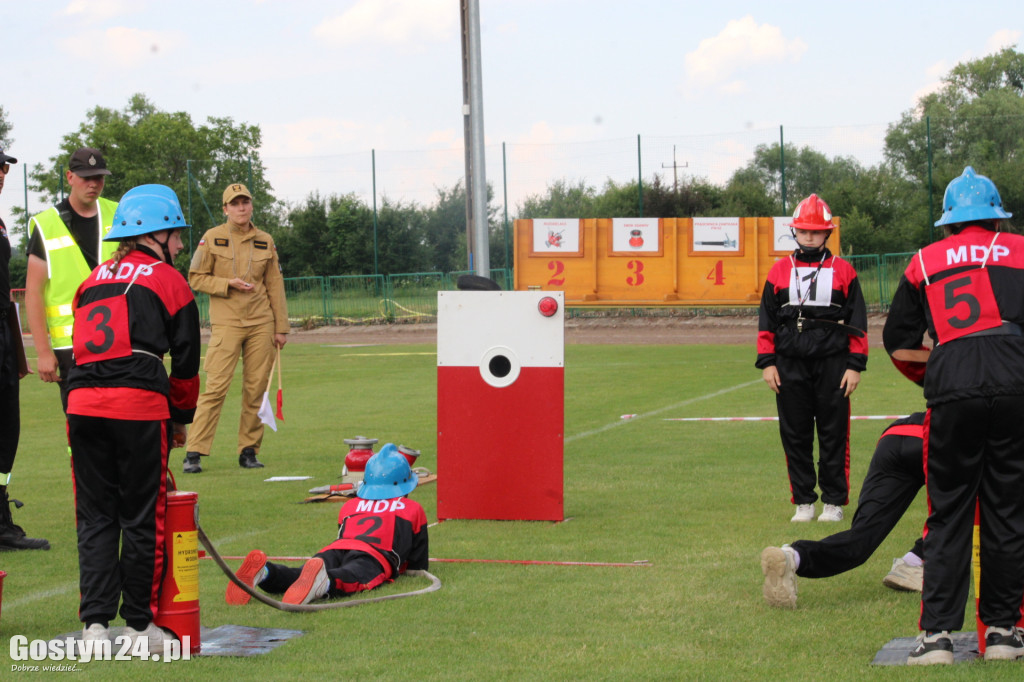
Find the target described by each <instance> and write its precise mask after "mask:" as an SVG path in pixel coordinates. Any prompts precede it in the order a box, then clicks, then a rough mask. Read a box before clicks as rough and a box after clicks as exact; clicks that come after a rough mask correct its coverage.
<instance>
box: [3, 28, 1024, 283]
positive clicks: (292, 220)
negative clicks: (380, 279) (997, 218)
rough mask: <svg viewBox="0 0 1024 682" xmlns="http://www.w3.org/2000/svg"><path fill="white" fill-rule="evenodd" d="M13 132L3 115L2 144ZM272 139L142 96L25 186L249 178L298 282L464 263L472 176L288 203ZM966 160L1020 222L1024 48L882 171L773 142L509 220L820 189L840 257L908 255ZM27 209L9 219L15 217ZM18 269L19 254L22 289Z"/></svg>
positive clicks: (892, 153) (930, 98)
mask: <svg viewBox="0 0 1024 682" xmlns="http://www.w3.org/2000/svg"><path fill="white" fill-rule="evenodd" d="M12 128H13V125H12V124H11V123H10V122H9V121H8V120H7V114H6V113H5V112H4V110H3V109H2V108H0V140H2V141H3V142H4V144H5V148H6V146H9V144H10V142H11V137H10V133H11V131H12ZM261 143H262V138H261V131H260V128H259V126H258V125H251V124H247V123H236V122H235V121H234V120H232V119H231V118H215V117H211V118H208V119H207V120H206V121H205V122H204V123H201V124H198V125H197V124H195V123H194V122H193V121H192V118H191V116H190V115H189V114H188V113H186V112H165V111H161V110H159V109H157V108H156V107H155V106H154V105H153V104H152V103H151V102H150V101H149V100H148V99H147V98H146V97H145V95H142V94H137V95H134V96H133V97H131V98H130V100H129V102H128V104H127V106H126V107H125V108H124V109H122V110H112V109H107V108H104V107H95V108H94V109H92V110H91V111H89V112H88V113H87V115H86V120H85V121H84V122H83V123H82V124H81V125H80V126H79V128H78V130H76V131H73V132H71V133H68V134H66V135H65V136H64V137H63V138H62V140H61V144H60V150H59V152H58V153H57V154H55V155H54V156H53V157H51V158H50V159H49V164H48V165H46V166H44V165H43V164H36V165H35V166H34V167H33V168H32V169H31V171H30V174H29V177H30V181H29V189H30V190H32V191H34V192H37V193H39V194H41V195H42V196H43V197H44V198H45V200H46V201H48V202H56V201H57V199H58V197H59V196H60V192H61V189H62V188H61V186H60V185H61V182H62V179H61V174H59V173H57V172H56V170H57V169H58V168H59V167H60V166H61V164H63V163H65V162H66V160H67V158H68V156H69V155H70V154H71V152H73V151H74V150H75V149H76V148H78V147H81V146H90V147H97V148H99V149H101V150H102V151H103V153H104V155H105V156H106V157H107V162H108V165H110V166H111V167H112V168H114V169H116V172H115V174H114V175H112V176H110V177H109V178H108V180H107V187H106V189H105V191H104V194H105V196H107V197H110V198H116V197H120V196H121V195H122V194H123V193H124V192H125V191H127V190H128V189H130V188H131V187H134V186H136V185H139V184H143V183H152V182H156V183H162V184H166V185H169V186H170V187H172V188H173V189H174V190H175V191H176V192H177V193H178V196H179V197H181V198H182V201H183V202H184V201H185V200H186V197H194V198H195V202H196V203H199V202H202V201H203V199H202V197H201V195H199V193H198V189H199V188H217V190H216V192H215V196H214V197H213V198H212V199H211V201H213V202H219V200H220V188H223V187H224V186H226V185H227V184H229V183H231V182H238V181H239V180H242V181H244V182H247V183H248V184H249V189H250V191H252V193H253V199H254V205H255V213H254V217H253V221H254V222H255V223H256V224H257V225H259V226H260V227H261V228H263V229H265V230H267V231H268V232H270V233H271V234H272V235H273V236H274V239H275V241H276V242H277V245H278V252H279V254H280V259H281V264H282V268H283V269H284V272H285V275H286V276H288V277H300V276H312V275H319V276H323V275H349V274H369V273H373V272H374V271H376V272H379V273H381V274H393V273H409V272H434V271H440V272H452V271H457V270H463V269H466V266H467V257H466V236H465V235H466V209H465V188H464V185H463V183H462V182H461V181H458V182H455V183H454V184H453V185H451V186H447V187H439V188H437V190H436V197H435V200H434V202H433V203H431V204H429V205H420V204H418V203H416V202H404V201H399V200H393V199H390V198H388V197H386V196H385V197H383V198H382V200H381V202H380V205H379V206H378V207H377V210H376V212H375V211H374V209H373V207H371V206H368V205H367V204H366V202H365V201H363V200H362V199H360V198H359V197H358V196H356V195H355V194H352V193H347V194H346V193H339V194H328V195H321V194H320V193H318V192H314V193H311V194H310V195H308V196H307V197H306V198H305V199H304V200H303V201H301V202H298V203H296V204H288V203H285V202H281V201H278V200H277V199H276V198H275V197H274V194H273V192H274V190H273V187H272V186H271V185H270V184H269V182H268V181H267V179H266V168H265V166H264V165H263V163H262V161H261V159H260V153H259V148H260V146H261ZM783 159H784V160H785V167H784V168H783ZM195 160H202V161H195ZM966 165H973V166H974V167H975V169H976V170H977V171H978V172H979V173H982V174H984V175H987V176H989V177H990V178H991V179H992V180H993V181H994V182H995V183H996V185H997V186H998V188H999V190H1000V193H1001V194H1002V198H1003V203H1004V206H1006V207H1007V209H1008V210H1009V211H1011V212H1013V211H1015V210H1016V211H1018V212H1024V54H1022V53H1019V52H1017V51H1016V50H1014V49H1013V48H1005V49H1003V50H1001V51H1000V52H998V53H995V54H992V55H989V56H986V57H982V58H980V59H976V60H972V61H966V62H963V63H960V64H958V65H956V66H955V67H954V68H953V69H952V70H951V71H950V72H949V73H948V74H947V75H946V76H945V77H944V78H943V81H942V85H941V87H940V88H939V89H938V90H937V91H935V92H932V93H930V94H928V95H925V96H924V97H922V98H921V99H920V100H919V101H918V102H917V105H916V106H915V107H914V108H912V109H910V110H908V111H906V112H904V113H903V114H902V115H901V116H900V118H899V120H898V121H895V122H893V123H891V124H890V125H889V126H888V128H887V132H886V136H885V145H884V150H883V160H882V161H881V162H880V163H879V164H878V165H875V166H864V165H863V164H861V163H860V162H859V161H858V160H857V159H855V158H852V157H843V156H836V157H831V158H830V157H829V156H827V155H826V154H824V153H822V152H820V151H817V150H815V149H813V148H811V147H808V146H803V147H797V146H793V145H790V144H786V145H785V147H784V148H780V145H779V144H778V143H774V144H771V145H760V146H758V147H757V148H756V149H755V150H754V153H753V156H752V158H751V159H750V160H749V161H748V163H747V164H746V165H744V166H743V167H741V168H739V169H738V170H736V171H735V172H734V173H733V174H732V176H731V177H730V178H729V180H728V181H726V182H725V183H724V184H715V183H712V182H710V181H709V180H707V179H702V178H689V179H686V180H684V181H682V182H681V183H679V184H677V185H668V184H666V183H665V182H663V181H662V179H661V178H660V177H659V176H657V175H655V176H654V177H653V178H651V179H650V180H649V181H647V180H645V181H644V182H643V183H642V186H641V184H639V183H637V182H635V181H634V182H628V183H621V184H620V183H615V182H613V181H611V180H609V181H607V182H606V183H605V184H604V186H602V187H600V188H598V187H595V186H593V185H590V184H587V183H586V182H584V181H573V180H569V179H558V180H555V181H553V182H551V183H550V184H549V185H548V186H547V188H546V190H545V191H544V192H541V193H538V194H534V195H530V196H527V197H526V198H525V199H524V200H523V201H522V202H521V203H520V204H519V205H518V206H516V207H515V208H514V210H513V209H510V210H509V213H510V220H511V219H513V217H515V218H553V217H559V218H564V217H579V218H612V217H632V216H636V215H637V213H638V210H639V206H640V205H642V207H643V213H644V216H645V217H659V218H671V217H684V218H685V217H693V216H774V215H782V214H783V213H782V211H783V196H785V197H786V199H787V201H786V203H787V204H788V206H787V208H791V207H792V206H794V205H795V203H796V202H797V201H799V199H800V198H803V197H805V196H807V195H808V194H810V193H812V192H815V193H818V194H819V195H821V196H822V197H823V198H824V199H825V200H826V201H827V202H828V203H829V205H830V207H831V208H832V211H833V213H834V214H835V215H838V216H841V217H842V220H843V222H842V230H843V251H844V252H846V253H849V254H872V253H898V252H904V251H911V250H914V249H917V248H919V247H920V246H923V245H924V244H926V243H928V242H929V241H931V240H933V239H934V238H935V237H936V236H937V235H936V233H935V230H934V228H933V227H932V223H933V222H934V220H936V219H937V218H938V216H939V215H941V200H942V194H943V190H944V189H945V186H946V184H947V183H948V182H949V181H950V180H952V179H953V178H954V177H956V176H958V175H960V173H961V172H962V171H963V168H964V166H966ZM190 178H191V182H190ZM783 178H784V179H785V180H784V182H785V187H784V188H783ZM490 189H491V188H489V192H488V215H489V233H490V235H491V244H490V247H491V248H490V254H491V263H490V265H491V267H492V268H504V267H508V264H507V263H506V262H505V253H506V249H505V248H504V240H505V233H504V229H505V227H506V226H505V225H504V221H503V220H501V219H499V208H498V207H497V206H495V204H494V198H493V192H492V191H490ZM783 189H784V190H785V192H783ZM210 191H213V190H210ZM202 208H203V207H197V206H196V204H195V203H194V204H193V212H192V216H193V220H194V223H195V228H194V229H195V230H196V232H197V233H201V232H202V231H204V230H205V229H207V228H209V227H212V226H213V225H215V224H218V223H220V222H222V214H221V210H220V206H219V205H213V206H209V205H207V206H205V209H207V210H201V209H202ZM19 210H20V209H17V208H16V209H14V213H15V215H14V219H15V221H17V220H18V219H19V215H18V213H19ZM22 219H23V218H22ZM11 222H14V221H11V220H8V223H9V224H10V223H11ZM1010 229H1013V227H1012V226H1011V227H1010ZM22 246H24V244H23V245H22ZM21 259H22V260H23V259H24V256H22V257H21ZM189 259H190V255H189V254H188V253H183V254H181V255H180V256H179V262H178V266H179V268H180V269H182V270H183V271H186V270H187V267H188V261H189ZM23 268H24V265H23V263H18V262H17V261H16V259H12V282H14V283H15V286H18V284H20V282H19V280H18V277H19V275H20V276H21V277H23V274H21V273H23Z"/></svg>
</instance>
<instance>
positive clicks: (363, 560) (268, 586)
mask: <svg viewBox="0 0 1024 682" xmlns="http://www.w3.org/2000/svg"><path fill="white" fill-rule="evenodd" d="M313 556H315V557H319V558H321V559H323V560H324V568H325V569H326V570H327V577H328V578H329V579H330V581H331V586H330V589H329V590H328V592H327V596H328V597H342V596H345V595H347V594H355V593H356V592H365V591H367V590H372V589H373V588H375V587H379V586H380V585H381V584H383V583H384V581H385V580H386V579H387V574H386V573H385V571H384V567H383V566H381V565H380V562H379V561H377V559H375V558H374V557H373V556H372V555H370V554H367V553H366V552H360V551H358V550H355V549H328V550H324V551H322V552H318V553H317V554H315V555H313ZM267 569H268V571H267V577H266V579H264V581H263V582H261V583H260V589H262V590H263V591H265V592H269V593H270V594H282V593H284V592H285V591H287V590H288V588H289V587H291V586H292V583H294V582H295V581H296V580H298V579H299V574H300V573H302V568H301V567H294V566H283V565H281V564H275V563H272V562H269V561H268V562H267Z"/></svg>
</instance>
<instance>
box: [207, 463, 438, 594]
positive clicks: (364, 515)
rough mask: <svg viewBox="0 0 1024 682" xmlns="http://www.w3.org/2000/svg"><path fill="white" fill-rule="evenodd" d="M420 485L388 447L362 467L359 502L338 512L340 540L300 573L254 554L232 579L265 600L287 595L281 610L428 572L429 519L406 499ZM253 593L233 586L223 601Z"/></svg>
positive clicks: (232, 584) (300, 569) (229, 586)
mask: <svg viewBox="0 0 1024 682" xmlns="http://www.w3.org/2000/svg"><path fill="white" fill-rule="evenodd" d="M418 482H419V479H418V478H417V476H416V474H415V473H413V471H412V470H411V469H410V467H409V462H408V461H406V459H405V457H403V456H402V455H401V454H399V452H398V449H397V448H396V447H395V446H394V445H393V444H391V443H388V444H387V445H385V446H384V447H383V448H381V450H380V452H378V453H377V454H375V455H374V456H373V457H371V458H370V459H369V460H368V461H367V462H366V473H365V475H364V477H363V482H362V485H360V486H359V490H358V491H357V493H356V495H357V497H355V498H353V499H351V500H349V501H348V502H346V503H345V504H344V506H342V508H341V511H340V512H339V513H338V539H337V540H335V541H334V542H332V543H331V544H329V545H327V546H326V547H324V548H323V549H321V550H320V551H319V552H317V553H316V555H315V556H313V558H311V559H309V560H308V561H307V562H306V563H305V565H303V566H302V568H295V567H292V566H283V565H281V564H276V563H272V562H270V561H267V555H266V553H265V552H263V551H261V550H258V549H255V550H253V551H251V552H249V554H248V555H247V556H246V557H245V560H244V561H243V562H242V565H241V567H239V569H238V571H236V572H235V576H236V577H237V578H238V579H239V580H240V581H242V582H243V583H245V584H246V585H248V586H250V587H255V586H258V587H259V588H260V589H261V590H263V591H264V592H267V593H269V594H282V593H283V594H284V597H283V598H282V599H281V601H283V602H284V603H286V604H308V603H309V602H311V601H313V600H314V599H323V598H331V597H343V596H346V595H350V594H355V593H356V592H365V591H367V590H372V589H374V588H376V587H380V586H381V585H383V584H384V583H390V582H394V578H395V576H397V575H399V574H401V573H404V572H405V571H406V570H426V569H427V565H428V563H429V550H428V542H427V515H426V513H425V512H424V511H423V507H422V506H420V504H419V503H418V502H414V501H413V500H410V499H409V498H408V497H406V495H408V494H409V493H410V492H412V490H413V489H414V488H415V487H416V484H417V483H418ZM249 599H250V595H249V593H248V592H246V591H245V590H243V589H242V588H240V587H239V586H238V585H236V584H235V583H233V582H229V583H228V587H227V591H226V592H225V593H224V600H225V601H226V602H227V603H228V604H233V605H242V604H247V603H248V602H249Z"/></svg>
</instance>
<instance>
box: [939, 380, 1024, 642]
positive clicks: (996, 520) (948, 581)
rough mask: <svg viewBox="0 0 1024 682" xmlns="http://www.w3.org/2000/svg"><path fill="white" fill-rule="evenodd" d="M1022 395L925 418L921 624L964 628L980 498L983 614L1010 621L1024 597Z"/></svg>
mask: <svg viewBox="0 0 1024 682" xmlns="http://www.w3.org/2000/svg"><path fill="white" fill-rule="evenodd" d="M1022 415H1024V396H995V397H988V398H973V399H969V400H958V401H955V402H951V403H944V404H941V405H936V406H934V407H932V408H930V409H929V410H928V416H927V418H926V419H925V462H926V467H927V469H926V471H927V486H928V498H929V504H930V506H931V513H930V515H929V516H928V522H927V524H926V526H925V536H924V558H925V564H924V593H923V594H922V599H921V621H920V627H921V629H922V630H959V629H961V627H963V622H964V607H965V606H966V603H967V594H968V588H969V580H970V570H971V545H972V537H973V529H974V511H975V501H976V500H977V502H978V503H980V508H981V523H980V541H981V588H980V590H979V592H978V598H979V609H978V611H979V615H980V616H981V619H982V621H983V622H984V623H985V624H986V625H990V626H991V625H995V626H999V627H1011V626H1013V625H1014V624H1015V623H1016V622H1017V620H1018V619H1019V618H1020V608H1021V600H1022V599H1024V568H1022V567H1024V418H1022Z"/></svg>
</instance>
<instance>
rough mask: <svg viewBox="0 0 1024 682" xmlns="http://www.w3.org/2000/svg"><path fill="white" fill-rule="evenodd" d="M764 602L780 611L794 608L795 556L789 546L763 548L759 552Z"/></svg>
mask: <svg viewBox="0 0 1024 682" xmlns="http://www.w3.org/2000/svg"><path fill="white" fill-rule="evenodd" d="M761 572H762V573H764V585H763V586H762V587H761V593H762V594H763V595H764V598H765V601H767V602H768V603H769V604H771V605H772V606H776V607H778V608H780V609H795V608H796V556H795V553H794V551H793V548H792V547H790V546H789V545H783V546H782V547H765V548H764V551H762V552H761Z"/></svg>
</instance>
